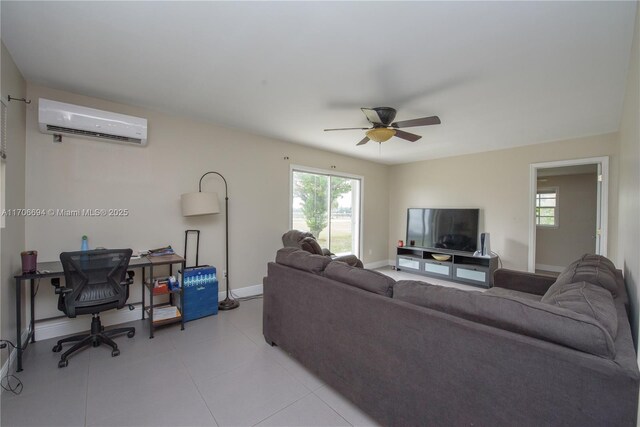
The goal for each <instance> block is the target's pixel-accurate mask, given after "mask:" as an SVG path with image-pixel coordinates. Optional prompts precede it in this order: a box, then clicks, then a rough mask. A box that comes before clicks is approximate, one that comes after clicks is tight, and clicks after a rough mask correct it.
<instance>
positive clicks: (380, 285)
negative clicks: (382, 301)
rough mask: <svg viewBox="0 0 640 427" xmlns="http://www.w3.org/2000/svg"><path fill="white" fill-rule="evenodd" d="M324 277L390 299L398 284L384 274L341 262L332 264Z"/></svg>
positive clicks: (325, 271)
mask: <svg viewBox="0 0 640 427" xmlns="http://www.w3.org/2000/svg"><path fill="white" fill-rule="evenodd" d="M324 275H325V277H327V278H329V279H333V280H336V281H338V282H342V283H345V284H347V285H351V286H355V287H357V288H360V289H364V290H365V291H369V292H374V293H376V294H380V295H386V296H388V297H391V296H393V287H394V285H395V284H396V281H395V280H393V279H392V278H391V277H389V276H386V275H384V274H382V273H378V272H377V271H373V270H366V269H364V268H358V267H352V266H350V265H347V264H346V263H344V262H340V261H333V262H331V263H330V264H329V265H328V266H327V268H326V269H325V270H324Z"/></svg>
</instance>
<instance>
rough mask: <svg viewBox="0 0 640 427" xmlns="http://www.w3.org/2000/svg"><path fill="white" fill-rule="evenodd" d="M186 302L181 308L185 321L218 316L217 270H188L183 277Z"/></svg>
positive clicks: (204, 267) (208, 268) (205, 268)
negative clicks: (213, 315)
mask: <svg viewBox="0 0 640 427" xmlns="http://www.w3.org/2000/svg"><path fill="white" fill-rule="evenodd" d="M182 286H184V289H183V298H184V301H181V304H180V307H181V310H182V316H183V317H184V321H185V322H188V321H190V320H195V319H199V318H201V317H205V316H211V315H212V314H218V279H217V277H216V268H215V267H209V266H202V267H192V268H187V269H186V270H185V271H184V274H183V275H182Z"/></svg>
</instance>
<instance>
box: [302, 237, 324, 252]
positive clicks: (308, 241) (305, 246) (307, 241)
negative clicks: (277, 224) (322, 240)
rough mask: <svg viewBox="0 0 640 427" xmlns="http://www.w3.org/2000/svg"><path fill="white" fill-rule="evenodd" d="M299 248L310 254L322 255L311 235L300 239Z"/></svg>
mask: <svg viewBox="0 0 640 427" xmlns="http://www.w3.org/2000/svg"><path fill="white" fill-rule="evenodd" d="M300 248H301V249H302V250H305V251H307V252H309V253H311V254H316V255H324V253H323V252H322V248H321V247H320V245H319V244H318V241H317V240H316V239H314V238H313V237H305V238H304V239H302V240H300Z"/></svg>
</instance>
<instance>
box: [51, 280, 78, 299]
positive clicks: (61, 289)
mask: <svg viewBox="0 0 640 427" xmlns="http://www.w3.org/2000/svg"><path fill="white" fill-rule="evenodd" d="M51 285H52V286H53V287H54V288H56V289H55V291H54V292H55V293H56V295H64V294H68V293H69V292H73V289H71V288H67V287H64V286H60V278H59V277H54V278H53V279H51Z"/></svg>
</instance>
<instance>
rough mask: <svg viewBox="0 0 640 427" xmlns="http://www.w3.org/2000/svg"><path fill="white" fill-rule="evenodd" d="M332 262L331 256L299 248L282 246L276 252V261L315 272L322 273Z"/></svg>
mask: <svg viewBox="0 0 640 427" xmlns="http://www.w3.org/2000/svg"><path fill="white" fill-rule="evenodd" d="M330 262H331V258H329V257H326V256H324V255H314V254H310V253H309V252H307V251H303V250H302V249H298V248H282V249H280V250H278V252H277V253H276V263H278V264H282V265H286V266H288V267H293V268H296V269H298V270H304V271H308V272H310V273H314V274H321V273H322V272H323V271H324V269H325V268H326V266H327V265H328V264H329V263H330Z"/></svg>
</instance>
